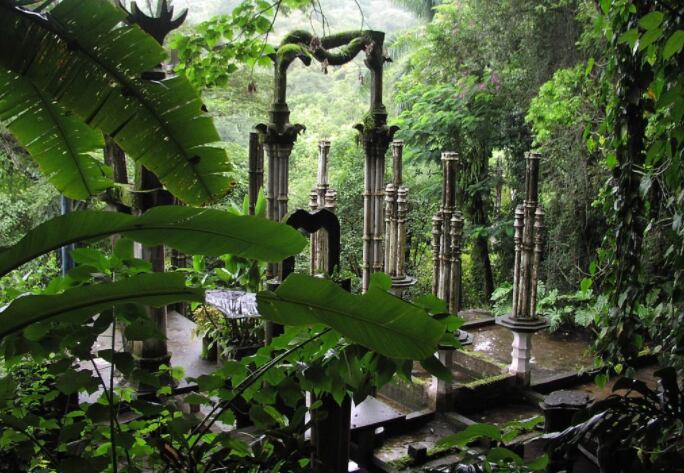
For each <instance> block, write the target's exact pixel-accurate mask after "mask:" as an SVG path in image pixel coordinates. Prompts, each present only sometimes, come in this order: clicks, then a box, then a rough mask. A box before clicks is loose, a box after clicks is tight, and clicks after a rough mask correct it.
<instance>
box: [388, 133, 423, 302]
mask: <svg viewBox="0 0 684 473" xmlns="http://www.w3.org/2000/svg"><path fill="white" fill-rule="evenodd" d="M403 150H404V142H403V141H401V140H394V141H393V142H392V182H391V183H389V184H387V187H386V188H385V272H386V273H387V274H389V275H390V277H391V278H392V292H393V293H394V294H395V295H397V296H399V297H401V296H402V295H403V294H404V292H405V291H406V289H408V288H409V287H411V286H413V285H414V284H416V282H417V280H416V279H415V278H412V277H410V276H407V275H406V264H405V263H406V227H407V226H406V220H407V217H408V193H409V189H408V187H406V186H404V185H403V175H402V172H403V171H402V169H403Z"/></svg>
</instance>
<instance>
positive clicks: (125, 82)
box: [0, 0, 231, 204]
mask: <svg viewBox="0 0 684 473" xmlns="http://www.w3.org/2000/svg"><path fill="white" fill-rule="evenodd" d="M124 20H125V15H124V13H123V12H121V11H120V10H118V9H117V8H115V7H114V6H113V5H112V4H111V3H110V2H108V1H107V0H88V1H87V2H84V1H82V0H63V1H61V2H59V3H58V4H57V5H56V6H55V7H54V8H53V9H51V10H50V11H49V12H48V13H46V14H38V13H36V12H32V11H30V10H25V9H22V8H20V7H17V6H14V5H12V3H11V2H8V0H0V44H2V45H3V47H2V48H1V49H0V65H1V66H3V67H6V68H7V69H9V70H11V71H13V72H15V73H17V74H20V75H21V76H22V77H23V78H25V79H26V80H28V81H30V82H31V83H32V84H33V85H34V86H35V87H36V88H37V89H38V90H40V91H41V92H43V93H45V94H46V95H47V96H48V97H51V98H53V99H55V100H57V101H58V102H59V103H60V104H61V105H62V106H63V107H65V108H66V109H68V110H71V111H73V112H74V113H76V114H77V115H78V116H80V118H81V119H83V120H84V121H85V122H86V123H87V124H88V125H89V126H91V127H94V128H97V129H100V130H102V131H103V132H104V133H105V134H107V135H109V136H111V137H112V138H114V140H115V141H116V142H117V143H118V144H119V145H120V146H121V148H123V150H124V151H125V152H126V154H127V155H128V156H129V157H131V158H132V159H133V160H135V161H136V162H137V163H139V164H142V165H143V166H145V167H146V168H147V169H149V170H150V171H152V172H153V173H155V174H156V175H157V176H158V177H159V179H160V180H161V182H162V183H163V184H164V185H165V186H166V187H167V188H168V189H169V191H171V192H172V193H173V194H175V195H176V196H178V197H179V198H181V199H183V200H185V201H186V202H189V203H192V204H199V203H203V202H206V201H210V200H213V199H216V198H218V197H220V196H222V195H224V194H225V193H226V192H227V191H228V190H229V188H230V176H229V172H230V171H231V166H230V163H229V161H228V158H227V155H226V153H225V151H224V150H223V149H221V148H220V147H218V146H217V145H216V142H218V141H219V135H218V133H217V131H216V128H215V127H214V125H213V123H212V120H211V118H210V117H209V116H208V114H207V113H206V111H204V110H203V108H204V107H203V104H202V101H201V100H200V97H199V95H198V93H197V92H196V91H195V90H194V89H193V87H192V86H191V85H190V83H189V82H188V81H187V79H185V78H184V77H181V76H175V77H172V78H169V79H166V80H163V81H148V80H142V79H141V74H142V73H144V72H145V71H149V70H151V69H153V68H154V67H155V66H156V65H157V64H159V63H161V62H162V61H163V60H164V58H165V56H166V54H165V52H164V50H163V48H162V47H161V46H160V45H158V44H157V43H156V41H155V40H154V39H153V38H152V37H151V36H149V35H147V34H146V33H144V32H143V31H142V30H141V29H140V28H139V27H137V26H135V25H129V24H127V23H126V22H125V21H124ZM11 92H12V91H9V93H11Z"/></svg>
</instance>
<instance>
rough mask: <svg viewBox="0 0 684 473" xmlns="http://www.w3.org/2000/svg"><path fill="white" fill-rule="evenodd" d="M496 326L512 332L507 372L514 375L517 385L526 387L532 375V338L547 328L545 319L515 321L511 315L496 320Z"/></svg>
mask: <svg viewBox="0 0 684 473" xmlns="http://www.w3.org/2000/svg"><path fill="white" fill-rule="evenodd" d="M496 324H497V325H501V326H502V327H505V328H507V329H508V330H510V331H511V332H513V350H512V351H511V364H510V366H509V367H508V372H509V373H511V374H514V375H515V376H516V378H517V380H518V383H519V384H522V385H524V386H528V385H529V384H530V381H531V374H532V366H531V362H530V361H531V359H532V336H533V335H534V334H535V333H536V332H539V331H540V330H543V329H545V328H548V327H549V323H548V321H547V320H546V319H543V318H537V319H532V320H529V319H516V318H513V316H511V315H504V316H503V317H499V318H497V319H496Z"/></svg>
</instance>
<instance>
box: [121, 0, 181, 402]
mask: <svg viewBox="0 0 684 473" xmlns="http://www.w3.org/2000/svg"><path fill="white" fill-rule="evenodd" d="M118 3H119V7H120V8H122V9H124V10H125V8H124V7H123V5H122V4H121V3H120V2H118ZM126 12H127V14H128V15H127V16H128V18H127V21H129V22H130V23H135V24H137V25H138V26H140V27H141V28H142V29H143V30H144V31H145V32H146V33H148V34H149V35H150V36H152V37H153V38H154V39H155V40H156V41H157V42H158V43H159V44H160V45H163V44H164V40H165V38H166V37H167V36H168V34H169V33H170V32H171V31H173V30H175V29H177V28H179V27H180V26H181V25H182V24H183V22H184V21H185V18H186V17H187V14H188V10H187V9H186V10H183V11H182V12H181V13H180V14H179V15H178V16H175V17H174V7H173V6H172V5H171V4H170V2H167V1H159V2H158V3H157V8H156V9H155V11H154V12H151V15H147V14H146V13H144V12H143V11H141V10H140V9H139V8H138V7H137V6H136V4H135V3H131V5H130V11H128V10H126ZM142 78H143V79H146V80H157V81H161V80H163V79H165V78H166V69H165V66H164V64H159V65H157V66H156V67H155V68H154V69H153V70H151V71H148V72H145V73H144V74H143V75H142ZM110 152H112V153H115V154H116V153H118V152H119V150H117V149H115V148H110ZM112 157H114V156H112ZM120 162H122V161H120ZM118 172H124V173H125V168H124V169H123V170H120V171H118ZM135 189H136V191H137V192H136V198H135V199H134V200H135V202H134V210H133V211H134V213H137V214H142V213H144V212H146V211H147V210H149V209H151V208H153V207H157V206H160V205H173V204H177V200H176V199H175V198H174V197H173V196H172V195H171V194H170V193H169V192H168V191H166V190H164V189H163V186H162V184H161V182H160V181H159V179H158V177H157V176H156V175H154V174H153V173H151V172H150V171H149V170H148V169H146V168H145V167H143V166H138V167H137V169H136V176H135ZM138 252H139V253H140V254H141V257H142V258H143V259H145V260H147V261H149V262H150V263H151V264H152V269H153V271H155V272H164V270H165V267H164V265H165V258H164V247H163V246H154V247H147V246H142V248H140V247H139V248H138ZM146 311H147V313H148V316H149V317H150V319H151V320H152V321H153V322H154V323H155V325H156V327H157V328H158V329H159V332H160V333H161V334H162V336H164V338H159V339H157V338H155V339H149V340H144V341H134V342H132V346H131V344H129V343H128V342H127V343H126V345H127V348H131V351H132V355H133V357H134V359H135V360H136V363H137V364H138V365H139V366H140V368H142V369H143V370H144V371H147V372H156V371H158V370H159V368H160V366H161V365H170V364H171V353H169V351H168V346H167V343H166V338H165V336H166V315H167V308H166V307H146ZM169 381H170V380H169ZM149 388H150V387H149V386H144V385H141V386H139V389H141V390H147V389H149Z"/></svg>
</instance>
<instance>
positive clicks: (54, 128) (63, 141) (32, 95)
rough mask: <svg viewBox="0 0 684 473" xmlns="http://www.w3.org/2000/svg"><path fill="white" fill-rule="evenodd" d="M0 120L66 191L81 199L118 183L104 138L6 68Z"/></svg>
mask: <svg viewBox="0 0 684 473" xmlns="http://www.w3.org/2000/svg"><path fill="white" fill-rule="evenodd" d="M0 122H2V123H4V124H5V125H6V126H7V128H8V129H9V131H10V132H11V133H12V134H13V135H14V137H15V138H16V139H17V140H18V141H19V143H21V144H22V145H23V146H24V147H25V148H26V149H27V150H28V152H29V153H30V154H31V156H32V157H33V159H34V160H35V161H36V162H37V163H38V166H39V167H40V170H41V171H42V173H43V174H44V175H45V176H46V177H47V178H48V180H49V181H50V182H51V183H52V185H54V186H55V187H56V188H57V189H58V190H59V191H60V192H62V193H63V194H65V195H66V196H67V197H70V198H72V199H75V200H83V199H86V198H88V197H89V196H91V195H96V194H98V193H99V192H101V191H103V190H104V189H106V188H108V187H110V186H111V185H112V181H111V179H109V177H108V176H107V172H106V171H105V169H107V168H106V166H105V165H104V164H103V163H102V162H101V161H100V160H97V159H95V158H94V157H93V154H94V153H96V152H98V151H99V153H100V155H102V148H103V146H104V139H103V138H102V133H100V132H99V131H97V130H94V129H92V128H90V127H89V126H87V125H86V124H85V123H83V121H82V120H79V119H77V118H75V117H74V116H73V114H72V113H70V112H68V111H67V110H64V108H62V107H61V106H59V104H57V103H56V102H55V101H54V100H52V99H51V98H48V97H47V96H46V95H45V94H44V93H42V92H41V91H40V90H39V89H37V88H36V87H35V86H34V85H33V84H32V83H31V82H29V81H27V80H24V79H22V78H21V77H20V76H18V75H17V74H14V73H12V72H10V71H8V70H7V69H4V68H2V67H0Z"/></svg>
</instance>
